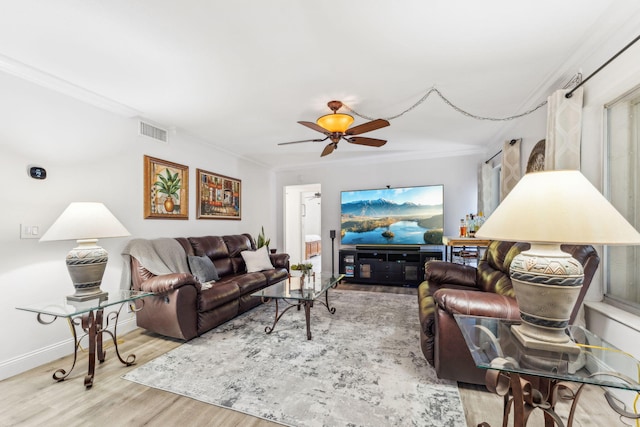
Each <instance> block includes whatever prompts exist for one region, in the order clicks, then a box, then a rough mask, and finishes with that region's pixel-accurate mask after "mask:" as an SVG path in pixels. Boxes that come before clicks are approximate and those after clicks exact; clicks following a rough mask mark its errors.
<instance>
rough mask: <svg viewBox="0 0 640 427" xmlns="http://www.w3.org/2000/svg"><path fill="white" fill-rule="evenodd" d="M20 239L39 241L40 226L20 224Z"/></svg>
mask: <svg viewBox="0 0 640 427" xmlns="http://www.w3.org/2000/svg"><path fill="white" fill-rule="evenodd" d="M20 238H21V239H39V238H40V226H38V225H25V224H20Z"/></svg>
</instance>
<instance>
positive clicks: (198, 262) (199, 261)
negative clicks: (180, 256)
mask: <svg viewBox="0 0 640 427" xmlns="http://www.w3.org/2000/svg"><path fill="white" fill-rule="evenodd" d="M188 260H189V268H190V269H191V274H193V275H194V276H196V278H197V279H198V280H199V281H200V283H206V282H210V281H212V280H220V277H219V276H218V271H217V270H216V267H215V266H214V265H213V261H211V259H210V258H209V257H208V256H206V255H204V256H196V255H189V257H188Z"/></svg>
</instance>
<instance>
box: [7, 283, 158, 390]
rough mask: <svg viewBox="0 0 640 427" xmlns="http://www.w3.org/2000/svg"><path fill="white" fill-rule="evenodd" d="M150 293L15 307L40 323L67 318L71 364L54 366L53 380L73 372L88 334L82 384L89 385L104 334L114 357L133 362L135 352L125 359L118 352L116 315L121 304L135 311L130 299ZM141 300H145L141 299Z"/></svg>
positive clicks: (112, 294)
mask: <svg viewBox="0 0 640 427" xmlns="http://www.w3.org/2000/svg"><path fill="white" fill-rule="evenodd" d="M151 295H153V294H152V293H149V292H139V291H129V290H118V291H110V292H109V293H108V295H107V296H106V297H104V296H101V297H97V298H95V299H89V300H86V301H72V300H68V299H67V298H66V297H61V298H59V299H57V300H52V301H45V302H40V303H35V304H29V305H25V306H21V307H16V308H17V309H18V310H23V311H29V312H32V313H36V314H37V317H36V319H37V320H38V322H39V323H40V324H43V325H49V324H51V323H53V322H54V321H55V320H56V319H57V318H59V317H60V318H64V319H67V322H68V323H69V327H70V330H71V333H72V334H73V341H74V349H73V364H72V365H71V368H70V369H69V370H68V371H66V370H65V369H57V370H56V371H55V372H54V373H53V379H54V380H56V381H64V380H65V379H66V378H67V377H68V376H69V374H71V371H73V368H74V367H75V366H76V361H77V359H78V349H79V348H81V347H80V344H81V341H82V340H83V339H84V338H85V337H87V339H88V344H89V349H88V357H89V367H88V372H87V375H86V376H85V379H84V385H85V387H87V388H90V387H91V386H92V385H93V379H94V376H95V361H96V357H97V359H98V361H99V362H100V363H102V362H104V360H105V356H106V352H105V351H104V348H103V340H102V336H103V334H107V335H109V336H110V337H111V339H112V341H113V346H114V349H115V353H116V356H117V357H118V359H119V360H120V362H121V363H122V364H124V365H126V366H131V365H133V364H134V363H135V360H136V356H135V355H134V354H130V355H128V356H127V358H126V359H123V358H122V356H121V355H120V351H119V349H118V339H117V326H118V317H119V316H120V311H121V310H122V307H124V306H125V305H126V304H129V305H130V306H131V310H132V311H134V312H135V311H139V310H141V309H142V308H135V306H134V305H133V302H134V301H135V300H138V299H141V298H144V297H147V296H151ZM142 302H143V303H144V300H143V301H142ZM109 307H112V308H113V311H111V312H108V313H107V314H106V315H105V313H104V310H105V309H107V308H109ZM110 323H113V331H111V330H109V326H110ZM77 328H80V329H81V331H82V333H81V335H80V336H78V335H79V334H78V331H77V330H76V329H77Z"/></svg>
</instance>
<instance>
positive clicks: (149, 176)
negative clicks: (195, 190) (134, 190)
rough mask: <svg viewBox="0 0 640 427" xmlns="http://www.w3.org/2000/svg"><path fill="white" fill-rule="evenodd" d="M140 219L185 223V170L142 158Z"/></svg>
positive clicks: (187, 191)
mask: <svg viewBox="0 0 640 427" xmlns="http://www.w3.org/2000/svg"><path fill="white" fill-rule="evenodd" d="M144 217H145V218H165V219H189V167H188V166H184V165H179V164H177V163H172V162H168V161H166V160H161V159H156V158H154V157H149V156H144Z"/></svg>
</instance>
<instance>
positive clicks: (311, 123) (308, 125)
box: [298, 121, 331, 135]
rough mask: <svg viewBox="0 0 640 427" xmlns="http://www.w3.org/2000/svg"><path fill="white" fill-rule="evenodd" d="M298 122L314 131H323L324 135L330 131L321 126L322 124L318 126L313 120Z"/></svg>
mask: <svg viewBox="0 0 640 427" xmlns="http://www.w3.org/2000/svg"><path fill="white" fill-rule="evenodd" d="M298 123H300V124H301V125H302V126H306V127H308V128H310V129H313V130H315V131H316V132H320V133H324V134H325V135H328V134H330V133H331V132H329V131H328V130H326V129H325V128H323V127H322V126H320V125H319V124H317V123H314V122H305V121H301V122H298Z"/></svg>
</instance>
